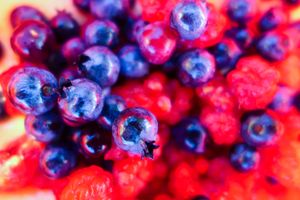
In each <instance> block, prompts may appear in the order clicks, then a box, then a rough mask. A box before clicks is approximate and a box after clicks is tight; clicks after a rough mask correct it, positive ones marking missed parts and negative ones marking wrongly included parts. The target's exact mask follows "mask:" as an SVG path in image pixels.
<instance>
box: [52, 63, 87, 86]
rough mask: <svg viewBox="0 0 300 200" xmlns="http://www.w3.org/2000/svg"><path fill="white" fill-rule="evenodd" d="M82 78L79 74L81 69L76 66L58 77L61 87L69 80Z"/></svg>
mask: <svg viewBox="0 0 300 200" xmlns="http://www.w3.org/2000/svg"><path fill="white" fill-rule="evenodd" d="M78 78H82V77H81V76H80V74H79V71H78V69H77V68H76V67H69V68H67V69H65V70H64V71H62V73H60V75H59V78H58V84H59V87H63V86H64V85H65V84H67V83H68V82H69V81H72V80H74V79H78Z"/></svg>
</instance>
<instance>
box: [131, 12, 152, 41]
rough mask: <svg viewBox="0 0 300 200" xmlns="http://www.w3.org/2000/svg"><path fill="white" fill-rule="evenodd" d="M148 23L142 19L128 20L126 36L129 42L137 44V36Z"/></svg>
mask: <svg viewBox="0 0 300 200" xmlns="http://www.w3.org/2000/svg"><path fill="white" fill-rule="evenodd" d="M147 24H148V23H147V22H145V21H144V20H142V19H137V20H134V19H131V18H129V19H128V20H127V23H126V36H127V38H128V40H129V41H130V42H137V38H138V35H139V34H140V33H141V30H142V29H143V27H144V26H146V25H147Z"/></svg>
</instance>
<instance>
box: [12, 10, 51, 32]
mask: <svg viewBox="0 0 300 200" xmlns="http://www.w3.org/2000/svg"><path fill="white" fill-rule="evenodd" d="M28 20H36V21H40V22H44V23H47V19H46V17H45V16H44V14H43V13H42V12H41V11H39V10H37V9H36V8H34V7H31V6H18V7H16V8H15V9H14V10H13V11H12V12H11V14H10V23H11V25H12V27H14V28H15V27H17V26H18V25H20V24H21V23H23V22H25V21H28Z"/></svg>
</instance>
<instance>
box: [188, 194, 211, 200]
mask: <svg viewBox="0 0 300 200" xmlns="http://www.w3.org/2000/svg"><path fill="white" fill-rule="evenodd" d="M191 200H209V198H208V197H207V196H204V195H197V196H195V197H193V198H192V199H191Z"/></svg>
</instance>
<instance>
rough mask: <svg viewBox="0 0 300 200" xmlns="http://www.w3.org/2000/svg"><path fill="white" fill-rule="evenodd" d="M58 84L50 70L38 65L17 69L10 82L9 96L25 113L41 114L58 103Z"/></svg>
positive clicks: (8, 86)
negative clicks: (40, 67)
mask: <svg viewBox="0 0 300 200" xmlns="http://www.w3.org/2000/svg"><path fill="white" fill-rule="evenodd" d="M57 87H58V84H57V80H56V78H55V77H54V76H53V74H51V73H50V72H48V71H46V70H43V69H39V68H36V67H25V68H21V69H19V70H17V71H16V72H15V73H14V75H13V76H12V77H11V79H10V81H9V82H8V85H7V88H8V98H9V100H10V101H11V102H12V103H13V105H14V106H15V107H16V108H17V109H19V110H20V111H21V112H23V113H25V114H32V115H41V114H43V113H46V112H48V111H49V110H51V109H52V108H53V107H54V106H55V105H56V99H57V94H56V93H55V90H56V89H57Z"/></svg>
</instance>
